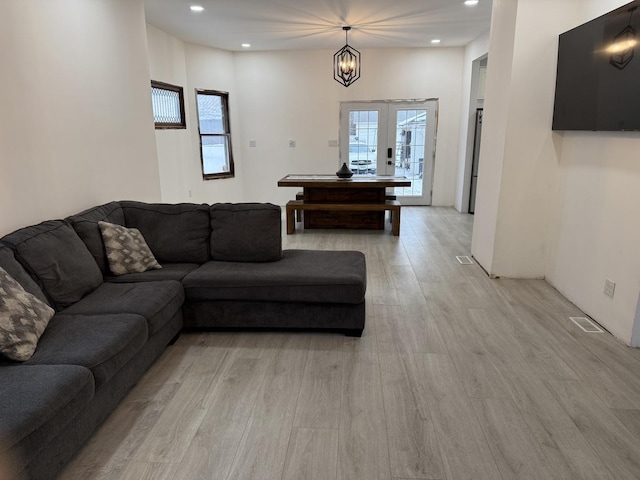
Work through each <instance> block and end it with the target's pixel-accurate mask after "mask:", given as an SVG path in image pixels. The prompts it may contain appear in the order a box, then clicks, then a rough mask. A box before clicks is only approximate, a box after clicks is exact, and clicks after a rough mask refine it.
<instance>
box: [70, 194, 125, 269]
mask: <svg viewBox="0 0 640 480" xmlns="http://www.w3.org/2000/svg"><path fill="white" fill-rule="evenodd" d="M67 221H68V222H69V223H70V224H71V225H72V226H73V228H74V230H75V231H76V233H77V234H78V236H79V237H80V238H81V239H82V241H83V242H84V244H85V245H86V246H87V249H88V250H89V252H91V255H92V256H93V258H94V260H95V261H96V263H97V264H98V267H100V270H101V271H102V273H103V274H105V275H108V274H109V263H108V262H107V253H106V251H105V248H104V242H103V241H102V234H101V233H100V228H98V222H108V223H115V224H117V225H124V211H123V210H122V207H121V206H120V203H119V202H110V203H106V204H104V205H99V206H97V207H93V208H90V209H88V210H85V211H83V212H80V213H78V214H76V215H73V216H71V217H68V218H67Z"/></svg>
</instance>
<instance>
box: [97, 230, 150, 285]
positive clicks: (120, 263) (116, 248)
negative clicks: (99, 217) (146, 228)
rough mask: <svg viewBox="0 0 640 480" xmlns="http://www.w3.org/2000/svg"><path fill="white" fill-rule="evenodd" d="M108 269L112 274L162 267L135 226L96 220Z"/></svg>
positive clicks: (138, 271)
mask: <svg viewBox="0 0 640 480" xmlns="http://www.w3.org/2000/svg"><path fill="white" fill-rule="evenodd" d="M98 226H99V227H100V233H102V240H103V241H104V248H105V250H106V252H107V260H108V261H109V269H110V270H111V273H113V274H114V275H125V274H127V273H142V272H146V271H147V270H154V269H159V268H162V266H161V265H160V264H159V263H158V262H157V260H156V257H155V256H154V255H153V252H152V251H151V249H150V248H149V245H147V242H146V241H145V240H144V237H143V236H142V234H141V233H140V230H138V229H137V228H127V227H123V226H122V225H116V224H114V223H107V222H98Z"/></svg>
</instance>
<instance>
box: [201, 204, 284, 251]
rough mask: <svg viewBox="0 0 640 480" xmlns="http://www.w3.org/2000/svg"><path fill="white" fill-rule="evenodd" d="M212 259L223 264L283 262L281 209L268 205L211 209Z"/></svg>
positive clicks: (213, 206) (219, 205)
mask: <svg viewBox="0 0 640 480" xmlns="http://www.w3.org/2000/svg"><path fill="white" fill-rule="evenodd" d="M210 214H211V257H212V258H213V259H214V260H218V261H223V262H273V261H276V260H280V259H281V258H282V232H281V209H280V207H279V206H277V205H272V204H270V203H237V204H233V203H217V204H215V205H212V206H211V211H210Z"/></svg>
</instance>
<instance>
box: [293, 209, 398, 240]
mask: <svg viewBox="0 0 640 480" xmlns="http://www.w3.org/2000/svg"><path fill="white" fill-rule="evenodd" d="M304 210H319V211H331V212H380V211H386V210H389V211H390V212H391V213H392V216H391V220H392V221H391V231H392V233H393V235H395V236H396V237H397V236H398V235H400V202H398V201H397V200H386V201H385V202H384V203H308V202H305V201H304V200H290V201H289V202H287V206H286V212H287V213H286V215H287V234H288V235H291V234H292V233H295V231H296V215H297V214H298V212H301V211H304Z"/></svg>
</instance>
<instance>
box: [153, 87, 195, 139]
mask: <svg viewBox="0 0 640 480" xmlns="http://www.w3.org/2000/svg"><path fill="white" fill-rule="evenodd" d="M151 103H152V106H153V121H154V122H155V125H156V129H165V128H187V122H186V120H185V115H184V94H183V92H182V87H178V86H176V85H170V84H168V83H163V82H156V81H155V80H151Z"/></svg>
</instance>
